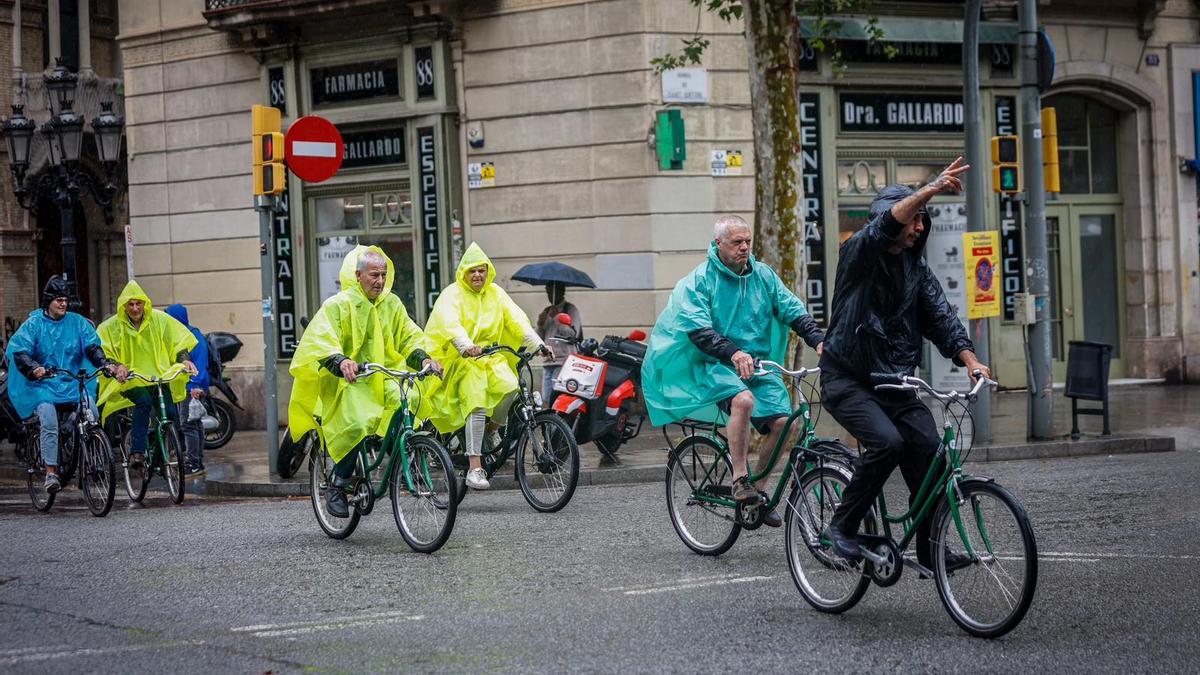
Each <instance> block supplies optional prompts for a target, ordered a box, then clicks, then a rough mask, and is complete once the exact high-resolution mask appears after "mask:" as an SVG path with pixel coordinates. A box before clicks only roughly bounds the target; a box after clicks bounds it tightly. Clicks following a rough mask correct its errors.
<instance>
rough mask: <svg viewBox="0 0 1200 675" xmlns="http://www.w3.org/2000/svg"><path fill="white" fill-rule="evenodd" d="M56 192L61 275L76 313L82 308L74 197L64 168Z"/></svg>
mask: <svg viewBox="0 0 1200 675" xmlns="http://www.w3.org/2000/svg"><path fill="white" fill-rule="evenodd" d="M58 171H59V176H58V180H59V181H60V182H59V184H58V192H57V194H56V195H55V199H54V203H55V204H56V205H57V206H58V225H59V230H60V232H59V247H60V248H62V273H63V277H65V278H66V280H67V298H68V306H69V307H70V308H71V311H73V312H74V311H78V310H79V308H80V307H82V306H83V300H82V299H80V297H79V283H78V280H77V275H76V271H77V270H76V260H75V199H74V197H75V195H74V192H73V190H72V189H71V183H70V180H71V179H70V177H69V176H68V175H67V169H66V167H59V169H58Z"/></svg>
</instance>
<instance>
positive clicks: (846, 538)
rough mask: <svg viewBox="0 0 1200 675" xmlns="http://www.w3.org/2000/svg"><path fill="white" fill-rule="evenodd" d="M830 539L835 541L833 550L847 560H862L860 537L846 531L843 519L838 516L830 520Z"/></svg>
mask: <svg viewBox="0 0 1200 675" xmlns="http://www.w3.org/2000/svg"><path fill="white" fill-rule="evenodd" d="M828 532H829V540H830V542H832V543H833V552H834V553H836V554H838V555H840V556H841V557H843V558H845V559H846V560H861V559H862V551H860V550H858V537H857V536H856V535H853V534H848V533H846V531H845V530H843V529H842V523H841V521H839V520H837V519H836V518H835V519H833V520H831V521H829V530H828Z"/></svg>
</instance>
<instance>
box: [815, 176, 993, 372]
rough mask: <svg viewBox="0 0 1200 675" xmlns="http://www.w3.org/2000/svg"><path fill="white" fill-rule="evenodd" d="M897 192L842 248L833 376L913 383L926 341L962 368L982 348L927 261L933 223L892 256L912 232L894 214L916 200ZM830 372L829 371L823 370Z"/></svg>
mask: <svg viewBox="0 0 1200 675" xmlns="http://www.w3.org/2000/svg"><path fill="white" fill-rule="evenodd" d="M912 193H913V190H912V189H911V188H908V187H905V186H903V185H889V186H887V187H885V188H883V189H882V190H880V191H879V194H878V196H876V197H875V201H873V202H872V203H871V219H870V220H869V221H868V222H867V224H866V225H865V226H864V227H863V229H862V230H861V231H859V232H858V233H856V234H855V235H854V236H852V237H850V238H849V239H847V240H846V242H845V243H844V244H842V247H841V252H840V255H839V258H838V266H837V280H836V281H835V282H834V288H833V303H832V310H831V312H830V318H829V330H828V331H827V333H826V337H825V356H826V357H828V358H827V359H823V361H828V360H831V361H832V363H831V364H830V365H831V366H832V369H833V370H837V371H841V372H843V373H844V374H846V375H849V376H852V377H855V378H858V379H860V380H863V381H867V380H868V379H869V377H870V375H871V373H904V374H909V375H911V374H912V373H913V372H914V371H915V370H916V368H917V366H918V365H920V363H921V338H922V337H924V338H927V339H928V340H929V341H930V342H932V343H933V345H934V346H935V347H937V349H938V351H939V352H941V353H942V356H945V357H946V358H949V359H954V362H955V363H957V364H958V365H960V366H961V365H963V364H962V363H961V362H960V361H959V360H958V357H957V355H958V353H959V352H961V351H962V350H964V349H970V350H972V351H974V345H973V344H972V343H971V339H970V338H969V337H968V336H967V331H966V329H965V328H964V327H963V325H962V322H961V321H959V319H958V315H957V313H956V312H955V310H954V308H953V307H951V305H950V303H949V302H947V301H946V294H945V292H944V291H943V290H942V286H941V284H940V283H939V282H938V280H937V277H936V276H934V273H933V270H931V269H930V268H929V266H928V265H927V264H926V262H925V258H924V257H923V256H922V255H921V254H922V251H924V249H925V242H926V241H927V240H928V239H929V230H930V225H931V223H930V220H929V215H928V214H926V215H925V231H924V232H922V233H921V236H920V238H919V239H918V240H917V243H916V245H915V246H913V247H912V248H910V249H903V250H901V251H900V253H899V254H895V255H894V254H891V253H888V251H887V249H888V248H890V247H892V246H894V245H895V244H896V243H897V241H898V239H897V238H898V237H899V235H900V232H901V230H903V229H904V225H903V224H902V223H900V222H899V221H897V220H896V219H895V218H893V217H892V211H891V209H892V206H894V205H895V204H896V203H898V202H899V201H901V200H902V199H904V198H905V197H907V196H909V195H911V194H912ZM823 365H824V364H823Z"/></svg>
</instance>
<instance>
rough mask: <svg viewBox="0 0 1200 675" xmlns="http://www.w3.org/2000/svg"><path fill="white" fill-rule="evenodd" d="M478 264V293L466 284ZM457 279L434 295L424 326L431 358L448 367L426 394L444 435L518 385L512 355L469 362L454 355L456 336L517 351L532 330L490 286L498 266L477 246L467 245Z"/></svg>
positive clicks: (507, 299) (500, 291)
mask: <svg viewBox="0 0 1200 675" xmlns="http://www.w3.org/2000/svg"><path fill="white" fill-rule="evenodd" d="M479 265H487V268H488V271H487V281H486V282H484V285H483V289H482V290H480V291H479V292H476V291H474V290H472V289H471V284H470V283H469V282H468V281H467V270H469V269H471V268H472V267H478V266H479ZM456 277H457V281H455V282H454V283H453V284H450V285H449V286H447V287H446V288H445V289H444V290H443V291H442V294H441V295H439V296H438V299H437V302H436V303H434V305H433V312H432V313H430V315H429V322H428V323H426V324H425V335H426V339H427V340H428V341H429V345H430V347H431V349H430V356H432V357H433V358H434V359H436V360H437V361H438V362H440V363H441V364H442V366H443V367H444V368H445V369H446V372H445V376H444V377H443V381H442V385H441V387H439V388H438V389H437V391H435V392H433V393H432V394H431V395H430V396H429V406H428V409H427V413H428V414H427V416H428V417H429V419H430V420H431V421H433V424H434V426H436V427H437V428H438V430H439V431H441V432H443V433H445V432H450V431H455V430H457V429H461V428H462V427H463V425H464V424H465V422H466V419H467V415H470V414H471V412H472V411H473V410H475V409H477V408H483V409H484V410H486V411H487V413H488V415H491V414H492V412H493V411H495V409H496V406H497V405H498V404H499V403H500V401H501V400H502V399H503V398H504V397H505V396H506V395H507V394H508V393H509V392H512V391H516V389H517V386H518V385H517V372H516V370H515V369H514V367H513V364H514V361H513V359H512V357H511V356H506V355H504V354H493V355H491V356H484V357H481V358H467V357H464V356H462V355H460V354H459V353H458V349H457V348H456V347H455V346H454V342H453V340H454V338H456V337H462V338H466V339H467V340H469V341H470V342H472V343H474V344H476V345H479V346H480V347H488V346H491V345H493V344H501V345H508V346H509V347H512V348H513V349H516V348H518V347H520V346H521V344H522V342H523V341H524V338H525V336H526V335H528V334H530V333H532V332H533V328H532V327H531V326H530V325H529V318H528V317H526V316H525V312H523V311H522V310H521V308H520V307H518V306H517V303H515V302H513V300H512V298H510V297H508V293H505V292H504V289H502V288H500V287H499V286H497V285H495V284H493V283H492V281H493V280H494V279H495V278H496V268H495V266H493V265H492V261H490V260H488V257H487V255H485V254H484V252H483V249H481V248H479V245H478V244H471V246H470V247H469V248H468V249H467V252H466V253H465V254H463V258H462V262H460V263H459V264H458V271H457V273H456Z"/></svg>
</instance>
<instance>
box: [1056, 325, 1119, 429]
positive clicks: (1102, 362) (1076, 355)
mask: <svg viewBox="0 0 1200 675" xmlns="http://www.w3.org/2000/svg"><path fill="white" fill-rule="evenodd" d="M1112 351H1113V348H1112V345H1107V344H1104V343H1102V342H1085V341H1082V340H1078V341H1072V342H1071V343H1070V344H1069V349H1068V351H1067V386H1066V390H1065V394H1066V396H1067V398H1070V399H1071V438H1072V439H1077V438H1079V416H1080V415H1102V416H1103V417H1104V432H1103V435H1105V436H1108V435H1110V434H1111V433H1112V430H1111V429H1110V428H1109V418H1108V371H1109V368H1110V366H1111V365H1112ZM1080 400H1084V401H1100V402H1101V407H1100V408H1099V409H1096V408H1080V407H1079V401H1080Z"/></svg>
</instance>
